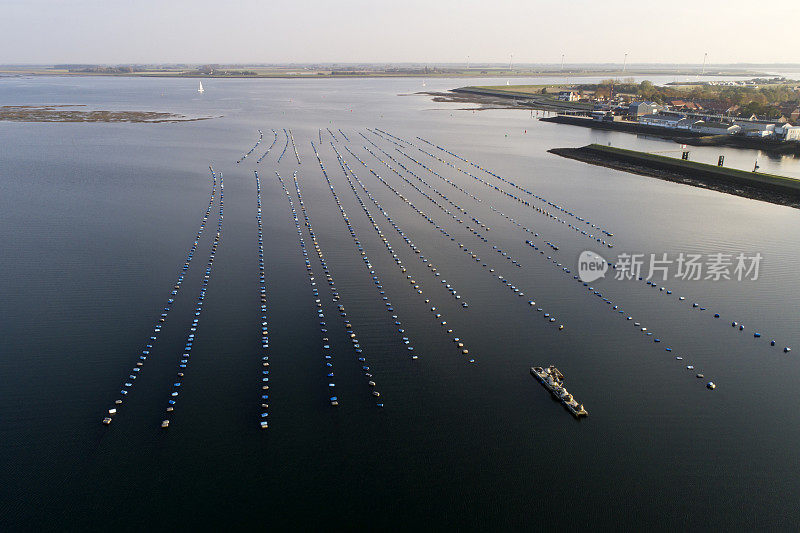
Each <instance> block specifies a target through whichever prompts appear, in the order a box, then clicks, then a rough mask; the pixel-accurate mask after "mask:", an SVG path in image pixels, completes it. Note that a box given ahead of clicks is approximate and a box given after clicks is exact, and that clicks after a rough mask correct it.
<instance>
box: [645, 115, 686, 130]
mask: <svg viewBox="0 0 800 533" xmlns="http://www.w3.org/2000/svg"><path fill="white" fill-rule="evenodd" d="M685 118H686V117H684V116H683V115H661V114H647V115H642V116H640V117H639V124H644V125H645V126H658V127H661V128H673V129H674V128H677V127H678V123H679V122H680V121H682V120H684V119H685Z"/></svg>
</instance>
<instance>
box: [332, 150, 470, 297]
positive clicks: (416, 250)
mask: <svg viewBox="0 0 800 533" xmlns="http://www.w3.org/2000/svg"><path fill="white" fill-rule="evenodd" d="M331 147H333V150H334V152H336V158H337V160H338V161H339V165H340V166H341V167H342V172H344V174H345V177H347V175H348V172H349V173H350V174H351V175H352V176H353V178H354V179H355V180H356V182H357V183H358V184H359V186H360V187H361V188H362V189H363V190H364V193H365V194H366V195H367V197H368V198H369V199H370V200H371V201H372V203H373V204H375V207H377V208H378V210H379V211H380V212H381V214H382V215H383V216H384V217H385V218H386V220H387V221H388V222H389V223H390V224H391V226H392V228H394V230H395V231H396V232H397V233H398V234H399V235H400V237H401V238H402V239H403V241H404V242H405V243H406V244H407V245H408V246H409V248H410V249H411V251H412V252H414V254H415V255H416V256H418V257H419V259H420V261H422V263H423V264H424V265H425V266H426V267H427V268H428V270H429V271H430V272H431V273H432V274H433V275H434V276H435V277H440V276H441V272H439V269H438V268H437V267H436V266H435V265H434V264H433V263H431V262H430V260H428V259H427V258H426V257H425V254H424V253H423V252H422V250H421V249H420V248H419V247H418V246H417V245H416V244H414V242H413V241H412V240H411V238H410V237H408V236H407V235H406V233H405V232H404V231H403V230H402V228H400V226H399V225H398V224H397V223H396V222H395V221H394V220H393V219H392V217H391V216H389V213H388V212H387V211H386V210H385V209H384V208H383V206H381V205H380V203H378V201H377V200H376V199H375V198H374V197H373V196H372V194H371V193H370V192H369V191H368V190H367V189H366V187H365V186H364V184H363V182H362V181H361V180H360V179H359V177H358V176H357V175H356V174H355V173H354V172H353V170H352V169H351V168H350V165H348V164H347V162H346V161H345V160H344V158H343V157H342V156H341V154H340V153H339V151H338V150H337V149H336V146H334V145H333V144H331ZM345 149H346V150H347V151H348V152H350V153H351V154H352V153H353V152H352V151H351V150H350V149H349V148H347V147H345ZM356 158H357V159H358V157H357V156H356ZM362 163H363V161H362ZM373 173H374V172H373ZM375 175H376V177H377V178H378V179H379V180H381V181H382V182H383V183H384V185H387V186H388V187H389V188H390V189H392V191H393V192H395V194H397V195H398V197H400V198H401V199H404V197H403V196H402V195H401V194H399V192H398V191H397V190H396V189H394V188H393V187H392V186H391V185H388V184H387V183H386V182H385V181H384V180H383V178H381V177H380V176H378V175H377V174H375ZM351 187H353V185H352V183H351ZM356 196H357V197H358V193H357V192H356ZM405 201H406V202H407V200H405ZM411 207H412V209H414V210H416V211H417V212H419V213H420V214H421V215H422V216H423V217H425V218H426V219H427V220H428V221H429V222H431V223H434V222H433V220H432V219H430V218H429V217H427V215H424V214H422V213H421V212H420V211H419V210H417V208H416V206H414V205H413V204H412V205H411ZM437 229H439V230H440V231H444V230H443V229H442V228H441V227H440V226H438V225H437ZM381 238H382V239H385V237H383V235H381ZM387 243H388V241H387ZM389 251H390V253H391V254H392V258H393V259H394V260H395V261H399V258H398V257H397V254H396V253H395V252H394V250H392V249H391V248H389ZM447 288H448V292H450V294H451V295H452V296H453V297H455V298H456V299H457V300H461V299H462V296H463V295H460V294H458V292H457V291H456V289H455V288H453V287H451V286H450V285H449V284H448V286H447ZM462 307H468V305H467V303H466V301H464V302H462Z"/></svg>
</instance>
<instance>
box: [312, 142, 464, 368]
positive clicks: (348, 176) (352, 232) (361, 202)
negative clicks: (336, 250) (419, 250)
mask: <svg viewBox="0 0 800 533" xmlns="http://www.w3.org/2000/svg"><path fill="white" fill-rule="evenodd" d="M311 144H312V148H313V149H314V153H315V155H316V156H317V161H318V163H319V165H320V168H321V169H322V174H323V177H324V178H325V180H326V182H327V183H328V187H329V189H330V191H331V194H332V195H333V198H334V201H335V202H336V205H337V206H338V207H339V210H340V212H341V214H342V218H343V219H344V221H345V224H346V225H347V227H348V230H349V232H350V235H351V236H352V237H353V240H354V242H355V244H356V246H357V248H358V250H359V253H360V254H361V255H362V258H363V260H364V263H365V265H366V266H367V268H369V269H370V274H372V275H373V282H374V283H375V284H376V286H378V287H380V291H381V294H383V292H384V291H383V288H382V285H381V283H380V280H379V279H378V277H377V275H376V274H375V270H374V268H373V266H372V263H371V261H370V260H369V258H368V256H367V254H366V251H365V250H364V248H363V246H362V244H361V241H360V240H359V239H358V237H357V235H356V233H355V228H354V227H353V225H352V223H351V222H350V219H349V217H348V216H347V213H346V212H345V211H344V208H343V207H342V203H341V200H340V199H339V196H338V194H337V193H336V190H335V188H334V187H333V183H332V182H331V180H330V177H329V176H328V173H327V171H326V170H325V165H324V164H323V163H322V159H321V157H320V154H319V152H318V151H317V149H316V147H315V146H314V144H313V143H311ZM331 146H332V147H333V149H334V151H335V152H336V154H337V159H338V160H339V163H340V165H342V171H343V172H344V175H345V178H346V179H347V182H348V185H349V186H350V190H351V191H352V192H353V194H354V196H355V197H356V200H357V201H358V203H359V205H360V206H361V208H362V210H363V211H364V214H365V215H366V216H367V218H368V219H369V221H370V222H371V224H372V227H373V229H374V230H375V232H376V233H377V234H378V236H379V237H380V239H381V242H383V244H384V246H385V247H386V249H387V251H388V252H389V253H390V254H391V255H392V257H393V260H394V262H395V264H397V266H398V268H399V269H400V271H401V272H402V273H403V274H406V279H407V280H408V282H409V284H410V285H413V286H414V290H415V291H416V293H417V294H418V295H423V290H422V288H421V286H420V284H419V283H418V282H417V281H416V280H415V279H414V277H413V275H411V274H410V273H408V272H407V269H406V268H405V266H403V263H402V261H401V260H400V259H399V258H398V257H397V255H396V254H395V253H394V251H393V249H392V247H391V244H390V243H389V241H388V239H386V236H385V235H384V234H383V232H382V230H381V228H380V226H379V225H378V223H377V222H376V221H375V218H374V217H373V216H372V214H371V213H370V211H369V209H368V207H367V205H366V203H365V202H364V200H363V199H362V198H361V195H360V194H359V193H358V190H357V189H356V187H355V185H354V184H353V179H351V175H352V177H353V178H355V179H356V180H357V181H358V182H359V184H360V186H361V187H362V188H363V189H364V191H365V192H366V194H368V195H369V191H367V190H366V188H364V186H363V184H361V182H360V180H358V177H357V176H356V175H355V173H353V172H352V170H351V169H350V168H349V165H347V162H346V161H344V159H343V158H342V157H341V154H339V152H338V151H337V150H336V147H335V146H334V145H333V143H331ZM387 216H388V215H387ZM437 275H438V274H437ZM384 298H386V297H384ZM386 301H387V309H388V310H389V311H393V308H392V306H391V303H390V302H388V298H386ZM425 303H426V304H430V298H426V299H425ZM435 311H436V309H435V307H434V309H433V311H432V312H434V313H435ZM392 318H393V319H395V325H397V326H401V322H400V321H399V320H398V319H397V315H396V314H393V315H392ZM435 319H436V320H437V321H438V322H439V324H440V325H441V326H442V327H443V328H446V331H447V333H448V334H452V333H453V329H452V328H451V327H449V326H448V324H447V321H446V320H444V319H443V318H442V315H441V313H435ZM398 333H400V334H401V335H404V334H405V330H404V329H403V328H398ZM402 340H403V343H404V344H405V345H406V348H407V349H408V350H409V351H410V352H412V353H413V346H411V345H410V341H409V339H408V337H405V336H403V338H402ZM462 354H463V355H465V356H467V355H469V350H467V349H466V348H463V344H462ZM411 357H412V359H417V358H418V355H417V354H413V355H412V356H411ZM468 360H469V362H470V363H474V362H475V359H474V357H470V358H469V359H468Z"/></svg>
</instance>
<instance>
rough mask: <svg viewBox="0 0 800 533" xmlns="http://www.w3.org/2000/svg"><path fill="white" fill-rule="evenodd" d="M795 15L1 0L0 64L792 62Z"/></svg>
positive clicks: (643, 5)
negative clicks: (562, 60)
mask: <svg viewBox="0 0 800 533" xmlns="http://www.w3.org/2000/svg"><path fill="white" fill-rule="evenodd" d="M797 20H800V0H767V1H764V2H753V1H752V0H747V1H743V0H727V1H721V0H696V1H693V2H666V3H665V2H654V1H650V0H639V1H631V0H561V1H559V0H548V1H546V2H545V1H541V0H492V1H487V0H483V1H476V0H402V1H398V0H394V1H384V0H333V1H331V0H281V1H275V0H261V1H258V0H215V1H210V0H159V1H155V0H60V1H57V0H0V64H53V63H103V64H119V63H330V62H343V63H347V62H369V63H384V62H394V63H397V62H415V63H424V64H429V65H431V66H434V65H435V64H437V63H463V62H465V61H467V59H468V58H469V61H471V62H472V63H480V62H484V63H486V62H491V63H508V62H509V60H510V59H511V55H512V54H513V62H514V63H515V64H519V63H560V62H561V55H562V54H564V58H565V59H564V60H565V63H567V64H569V63H622V61H623V58H624V55H625V54H626V53H627V54H628V59H627V61H628V63H629V64H635V63H687V64H700V63H702V61H703V54H704V53H708V62H709V64H721V63H800V41H798V33H800V32H799V31H798V30H797V29H796V28H797V24H796V22H797ZM784 21H785V22H784ZM790 21H791V22H790Z"/></svg>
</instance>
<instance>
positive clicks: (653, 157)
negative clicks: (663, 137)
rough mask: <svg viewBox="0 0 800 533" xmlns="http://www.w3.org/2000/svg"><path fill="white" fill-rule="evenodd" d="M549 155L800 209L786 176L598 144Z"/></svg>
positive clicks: (798, 183)
mask: <svg viewBox="0 0 800 533" xmlns="http://www.w3.org/2000/svg"><path fill="white" fill-rule="evenodd" d="M548 152H550V153H552V154H556V155H559V156H561V157H567V158H570V159H577V160H578V161H583V162H584V163H590V164H592V165H599V166H604V167H609V168H613V169H616V170H622V171H625V172H631V173H633V174H640V175H642V176H649V177H653V178H658V179H662V180H666V181H673V182H677V183H683V184H685V185H692V186H694V187H702V188H705V189H711V190H715V191H718V192H724V193H728V194H733V195H736V196H743V197H745V198H752V199H755V200H762V201H764V202H771V203H774V204H780V205H787V206H791V207H800V180H797V179H793V178H789V177H786V176H778V175H775V174H765V173H762V172H748V171H746V170H738V169H734V168H726V167H722V166H717V165H708V164H706V163H698V162H696V161H688V160H684V159H678V158H675V157H667V156H663V155H657V154H650V153H647V152H639V151H636V150H626V149H623V148H616V147H613V146H604V145H600V144H590V145H587V146H582V147H580V148H552V149H550V150H548Z"/></svg>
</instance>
